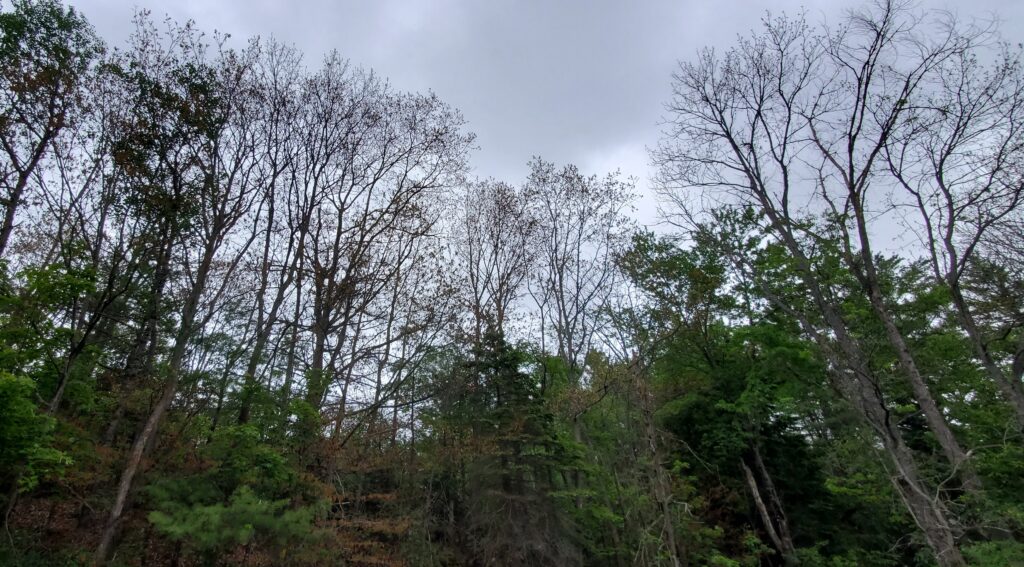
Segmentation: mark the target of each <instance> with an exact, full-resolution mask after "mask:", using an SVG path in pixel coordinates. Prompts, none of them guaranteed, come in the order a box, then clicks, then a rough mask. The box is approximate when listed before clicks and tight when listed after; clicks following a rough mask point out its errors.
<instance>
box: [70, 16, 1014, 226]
mask: <svg viewBox="0 0 1024 567" xmlns="http://www.w3.org/2000/svg"><path fill="white" fill-rule="evenodd" d="M71 4H72V5H74V6H75V7H77V8H79V9H80V10H81V11H82V12H83V13H84V14H85V15H86V16H87V17H88V18H89V20H90V21H91V22H92V24H93V25H94V26H95V27H96V29H97V31H98V32H99V33H100V35H101V36H102V37H104V38H105V39H106V40H107V41H108V42H110V43H112V44H115V45H116V44H118V43H119V42H121V41H123V40H124V39H125V38H126V37H127V36H128V34H129V33H130V32H131V18H132V13H133V11H134V10H135V8H137V7H138V8H145V9H149V10H150V11H151V12H153V15H154V16H157V17H160V16H164V15H169V16H170V17H172V18H174V19H177V20H180V21H184V20H188V19H192V20H195V21H196V23H197V24H198V26H199V27H200V29H203V30H206V31H213V30H218V31H221V32H226V33H229V34H231V35H232V36H233V38H235V39H236V40H242V41H244V40H245V39H246V38H248V37H251V36H254V35H261V36H274V37H276V38H278V39H280V40H282V41H284V42H287V43H293V44H295V45H296V46H298V47H299V48H300V49H301V50H302V51H303V52H304V53H305V55H306V61H307V64H309V65H310V66H315V64H316V63H318V60H319V59H320V58H321V57H322V56H323V55H324V54H325V53H327V52H328V51H330V50H331V49H337V50H338V51H339V52H340V53H341V54H342V56H344V57H347V58H349V59H350V60H351V61H352V62H353V63H355V64H357V65H361V66H365V67H370V68H373V69H374V70H376V71H377V72H378V73H380V74H381V75H383V76H385V77H387V78H388V79H389V80H390V81H391V83H392V85H394V86H395V87H397V88H398V89H401V90H410V91H425V90H428V89H429V90H433V91H434V92H436V93H437V94H438V95H439V96H440V97H441V98H442V99H443V100H445V101H446V102H448V103H449V104H451V105H452V106H454V107H456V108H458V109H460V110H461V111H462V113H463V115H464V116H465V117H466V119H467V121H468V122H469V128H470V129H471V130H472V131H473V132H475V133H476V134H477V143H478V145H479V148H480V149H479V150H478V151H477V152H476V153H475V154H474V156H473V158H472V165H473V167H474V173H475V174H476V175H479V176H481V177H496V178H500V179H503V180H507V181H510V182H519V181H520V180H521V179H522V178H523V176H524V175H525V173H526V162H527V161H528V160H529V159H530V158H531V156H534V155H539V156H542V157H544V158H545V159H546V160H549V161H553V162H556V163H558V164H564V163H575V164H577V165H579V166H580V167H581V168H582V169H583V170H584V171H585V172H587V173H597V174H603V173H605V172H608V171H612V170H615V169H621V170H622V172H623V173H625V174H628V175H634V176H636V177H638V178H639V180H640V188H641V190H646V189H647V187H648V185H649V177H650V169H649V167H648V158H647V151H646V148H647V147H650V146H653V145H654V144H656V143H657V140H658V136H659V126H658V122H659V119H660V117H661V116H662V113H663V110H662V108H663V106H662V105H663V104H664V102H665V101H667V100H668V98H669V94H670V77H671V73H672V71H673V68H674V67H675V65H676V62H677V61H678V60H680V59H687V58H691V57H692V56H693V55H694V53H695V52H696V51H697V50H698V49H699V48H701V47H703V46H706V45H714V46H719V47H727V46H729V45H730V44H731V43H732V42H733V40H734V39H735V38H736V36H737V34H741V33H746V32H748V31H749V30H750V29H752V28H754V27H756V26H757V25H758V23H759V20H760V18H761V17H762V16H763V15H764V13H765V11H766V10H770V11H772V12H774V13H778V12H787V13H796V12H797V11H799V10H800V8H801V6H803V7H805V8H806V9H807V12H808V17H809V19H811V20H812V21H821V20H828V21H835V20H836V19H837V18H838V17H839V16H840V15H841V13H842V11H843V10H844V9H847V8H850V7H855V6H856V5H857V3H856V2H849V1H843V0H827V1H826V0H821V1H818V2H815V1H813V0H805V1H802V2H801V1H790V0H772V1H747V0H618V1H613V0H519V1H512V0H422V1H412V0H409V1H399V0H360V1H355V0H348V1H342V0H334V1H331V0H291V1H288V0H174V1H171V2H167V1H155V0H139V1H138V2H129V1H118V0H77V1H76V0H71ZM921 5H922V6H924V7H932V8H941V9H946V10H950V11H953V12H955V13H957V15H959V16H960V17H963V18H969V17H982V18H990V17H992V16H993V15H998V17H999V18H1000V20H1001V22H1002V23H1001V31H1002V32H1003V34H1004V36H1005V37H1006V39H1008V40H1011V41H1013V42H1021V41H1024V0H924V1H922V2H921ZM653 211H654V206H653V204H652V203H651V200H650V199H647V200H645V201H644V202H642V203H641V204H640V207H639V213H640V215H641V217H645V218H644V220H645V221H647V220H649V219H650V218H651V216H652V215H653Z"/></svg>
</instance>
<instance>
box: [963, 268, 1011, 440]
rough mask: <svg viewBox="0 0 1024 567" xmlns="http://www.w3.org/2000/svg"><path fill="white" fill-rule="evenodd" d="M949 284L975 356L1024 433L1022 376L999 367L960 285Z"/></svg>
mask: <svg viewBox="0 0 1024 567" xmlns="http://www.w3.org/2000/svg"><path fill="white" fill-rule="evenodd" d="M947 283H948V284H949V291H950V295H952V297H953V305H954V306H955V307H956V310H957V316H958V317H959V319H960V324H961V326H963V328H964V332H966V333H967V337H968V339H969V340H970V341H971V346H973V347H974V352H975V354H977V355H978V359H979V360H980V361H981V364H982V366H984V368H985V372H986V373H987V374H988V376H989V379H991V380H992V381H993V382H994V383H995V384H996V386H997V387H998V388H999V390H1000V391H1001V392H1002V394H1003V396H1004V397H1005V398H1006V401H1007V402H1008V403H1009V404H1010V405H1011V406H1012V407H1013V411H1014V415H1015V416H1016V418H1017V427H1018V428H1019V429H1020V430H1022V431H1024V384H1022V383H1021V378H1020V376H1019V375H1009V376H1008V375H1007V374H1006V373H1005V372H1004V371H1003V369H1002V368H1000V367H999V364H997V363H996V361H995V360H994V359H993V358H992V353H990V352H989V350H988V345H986V344H985V340H984V338H983V337H982V335H981V330H980V329H978V324H977V322H976V321H975V320H974V315H973V314H972V313H971V308H970V306H969V305H968V304H967V300H966V299H965V298H964V296H963V293H962V292H961V291H960V286H959V284H957V283H956V282H947Z"/></svg>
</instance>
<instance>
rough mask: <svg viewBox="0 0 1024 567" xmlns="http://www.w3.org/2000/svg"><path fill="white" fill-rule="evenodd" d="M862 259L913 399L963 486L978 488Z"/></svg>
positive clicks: (873, 300) (870, 266)
mask: <svg viewBox="0 0 1024 567" xmlns="http://www.w3.org/2000/svg"><path fill="white" fill-rule="evenodd" d="M865 262H866V264H867V268H866V269H867V274H865V275H864V278H865V282H864V283H865V284H866V285H867V287H868V297H869V300H870V302H871V307H872V309H873V310H874V311H875V314H876V315H877V316H878V318H879V320H881V322H882V325H883V327H884V328H885V336H886V338H887V339H888V341H889V345H890V346H892V348H893V350H894V351H895V352H896V358H897V360H899V363H900V367H901V368H903V373H904V375H905V376H906V377H907V381H908V382H909V383H910V388H911V391H912V392H913V395H914V400H915V401H917V405H918V407H920V408H921V413H922V414H924V418H925V422H926V423H927V424H928V429H929V430H930V431H931V432H932V435H934V436H935V440H936V441H937V442H938V444H939V447H940V448H941V449H942V454H943V455H944V456H945V457H946V460H947V461H948V462H949V464H950V465H952V466H953V468H954V469H956V470H957V471H958V472H959V473H960V475H961V478H962V479H963V484H964V488H965V489H967V490H969V491H971V492H977V491H978V490H980V489H981V480H980V479H978V477H977V475H976V474H975V473H974V470H973V467H971V466H970V465H969V464H968V463H967V460H968V455H967V452H966V451H964V449H963V447H961V446H960V443H959V441H957V439H956V436H955V435H954V434H953V430H952V429H950V428H949V424H948V423H947V422H946V418H945V417H944V416H943V415H942V410H941V409H939V405H938V403H936V401H935V398H934V397H933V396H932V393H931V390H930V389H929V388H928V384H927V383H926V382H925V380H924V377H923V376H922V375H921V372H920V370H919V368H918V366H917V361H915V360H914V356H913V354H911V352H910V347H909V346H908V345H907V342H906V340H905V339H904V338H903V333H902V332H900V330H899V328H898V327H897V326H896V321H895V320H894V319H893V317H892V313H891V312H890V311H889V308H888V306H886V305H885V300H884V299H883V297H882V290H881V287H880V286H879V283H878V278H877V274H876V272H875V269H874V264H873V263H872V262H871V261H870V260H868V259H866V258H865Z"/></svg>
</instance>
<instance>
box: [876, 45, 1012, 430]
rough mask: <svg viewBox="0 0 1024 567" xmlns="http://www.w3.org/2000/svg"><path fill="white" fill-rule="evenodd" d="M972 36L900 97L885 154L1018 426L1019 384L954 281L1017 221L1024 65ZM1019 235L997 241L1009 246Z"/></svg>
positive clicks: (931, 259)
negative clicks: (902, 104) (969, 42)
mask: <svg viewBox="0 0 1024 567" xmlns="http://www.w3.org/2000/svg"><path fill="white" fill-rule="evenodd" d="M975 35H976V36H977V37H972V38H970V39H971V40H972V42H974V43H976V45H974V44H972V45H968V46H965V47H964V48H963V49H960V50H957V51H956V52H955V53H954V54H953V55H952V56H950V57H948V58H946V59H945V60H943V61H941V62H940V63H939V64H938V65H937V68H936V72H935V73H932V74H930V75H928V76H927V77H924V78H923V80H922V81H921V86H920V88H918V89H915V90H914V91H913V92H910V93H907V96H906V104H905V107H906V108H907V110H906V111H905V112H904V114H903V116H902V118H901V120H900V121H899V123H898V124H896V125H895V132H894V134H893V135H892V136H890V137H889V139H888V140H887V142H886V145H885V148H884V150H885V157H886V158H887V160H888V164H889V168H890V171H891V173H892V175H893V177H894V178H895V179H896V180H897V182H898V183H899V186H900V187H901V188H902V189H903V190H904V191H905V197H906V200H907V201H908V203H907V204H908V205H909V207H908V208H909V209H910V211H912V213H911V214H912V216H910V218H909V219H908V223H907V224H908V225H909V228H910V229H911V230H913V231H915V232H916V233H917V234H918V235H919V237H920V239H921V241H922V244H923V245H924V248H925V251H926V256H925V257H926V258H927V260H928V263H929V265H930V266H931V269H932V273H933V275H934V277H935V279H936V281H937V282H938V284H939V285H941V286H943V287H945V288H946V289H947V290H948V291H949V294H950V296H951V298H952V302H953V306H954V307H955V309H956V313H957V315H958V316H959V319H960V324H961V326H962V328H963V330H964V331H965V333H966V334H967V337H968V338H969V340H970V342H971V344H972V346H973V347H974V351H975V354H976V355H977V357H978V359H979V360H980V361H981V363H982V365H983V366H984V368H985V371H986V373H987V374H988V376H989V378H990V379H991V380H992V381H993V383H995V384H996V385H997V386H998V387H999V389H1000V391H1001V392H1002V393H1003V396H1004V397H1005V398H1006V400H1007V401H1008V402H1009V403H1010V404H1011V406H1012V407H1013V409H1014V412H1015V415H1016V417H1017V424H1018V427H1019V428H1024V384H1022V383H1021V380H1020V377H1019V376H1013V375H1012V373H1010V372H1007V366H1006V364H1005V362H1004V361H1000V360H998V359H997V357H996V356H995V355H994V354H993V353H992V350H991V348H990V346H989V342H990V341H991V340H993V339H995V338H996V337H992V336H986V335H985V333H984V332H983V331H982V329H981V328H980V327H979V323H978V321H977V318H976V316H975V314H974V312H973V309H972V308H971V306H970V302H969V301H968V299H967V297H966V295H965V292H964V289H963V285H962V280H963V278H964V275H965V273H966V271H967V270H968V268H969V267H970V265H971V263H972V261H973V260H974V258H975V255H976V254H977V253H978V252H979V247H980V248H982V249H984V248H986V247H991V246H992V245H993V244H995V242H996V241H998V240H999V239H1000V235H1001V234H1007V232H1006V231H1005V229H1006V228H1008V227H1009V226H1011V225H1012V224H1013V223H1014V217H1015V216H1018V217H1019V211H1020V210H1021V207H1020V205H1021V199H1022V197H1024V177H1022V176H1021V172H1022V171H1024V71H1022V69H1021V63H1022V62H1021V51H1020V48H1019V47H1018V48H1016V49H1013V48H1010V47H1009V46H1007V45H1004V44H1001V43H998V42H997V41H996V39H995V38H994V37H992V34H991V33H989V32H988V31H987V30H984V31H979V32H977V33H976V34H975ZM993 44H994V45H993ZM1011 232H1012V229H1011ZM1019 236H1020V232H1019V231H1018V232H1016V238H1011V239H1009V240H1007V241H1004V242H1002V243H1001V244H998V246H999V247H1000V248H1001V249H1002V250H1006V251H1011V250H1013V249H1014V247H1015V246H1016V245H1015V243H1014V242H1013V241H1014V240H1016V239H1018V238H1019ZM1018 260H1019V258H1018Z"/></svg>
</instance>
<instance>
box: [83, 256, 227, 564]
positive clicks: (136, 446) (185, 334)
mask: <svg viewBox="0 0 1024 567" xmlns="http://www.w3.org/2000/svg"><path fill="white" fill-rule="evenodd" d="M215 251H216V244H215V242H214V241H207V244H206V247H205V249H204V251H203V257H202V260H201V261H200V263H199V268H198V269H197V271H196V277H195V281H194V283H193V286H192V289H191V291H190V293H189V296H188V298H187V299H186V301H185V306H184V308H183V309H182V313H181V323H180V324H179V326H178V332H177V336H176V337H175V341H174V349H173V350H172V351H171V357H170V360H169V361H168V364H167V380H166V381H165V383H164V389H163V392H162V394H161V396H160V399H159V401H158V402H157V403H156V405H155V406H154V407H153V409H152V411H151V412H150V414H149V417H148V418H147V419H146V422H145V425H144V426H143V428H142V431H140V432H139V434H138V436H137V437H136V438H135V441H134V442H133V443H132V447H131V450H130V451H129V453H128V460H127V462H126V463H125V466H124V470H123V471H122V472H121V479H120V480H119V481H118V485H117V494H116V495H115V497H114V504H113V506H112V507H111V509H110V516H109V517H108V518H107V522H106V526H105V527H104V529H103V535H102V537H101V539H100V543H99V546H98V547H97V548H96V553H95V555H94V556H93V564H94V565H97V566H99V565H105V564H106V562H107V559H108V558H109V555H110V552H111V551H112V549H113V544H114V539H115V537H116V536H117V532H118V529H119V527H120V523H121V517H122V515H123V514H124V510H125V506H126V504H127V502H128V496H129V493H130V492H131V490H132V485H133V483H134V481H135V476H136V474H137V473H138V471H139V465H140V464H141V462H142V457H143V454H144V453H145V451H146V447H147V446H148V445H150V443H151V442H152V441H153V439H154V438H155V437H156V433H157V430H158V428H159V427H160V422H161V421H162V420H163V417H164V414H165V413H166V412H167V409H168V408H169V407H170V406H171V402H173V401H174V395H175V394H176V393H177V390H178V380H179V378H180V376H181V367H182V364H183V362H184V360H185V353H186V351H187V348H188V344H189V341H190V339H191V338H192V333H193V325H194V323H195V316H196V311H197V310H198V308H199V300H200V298H201V297H202V294H203V290H204V288H205V286H206V280H207V278H208V276H209V273H210V266H211V264H212V262H213V256H214V252H215Z"/></svg>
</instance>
